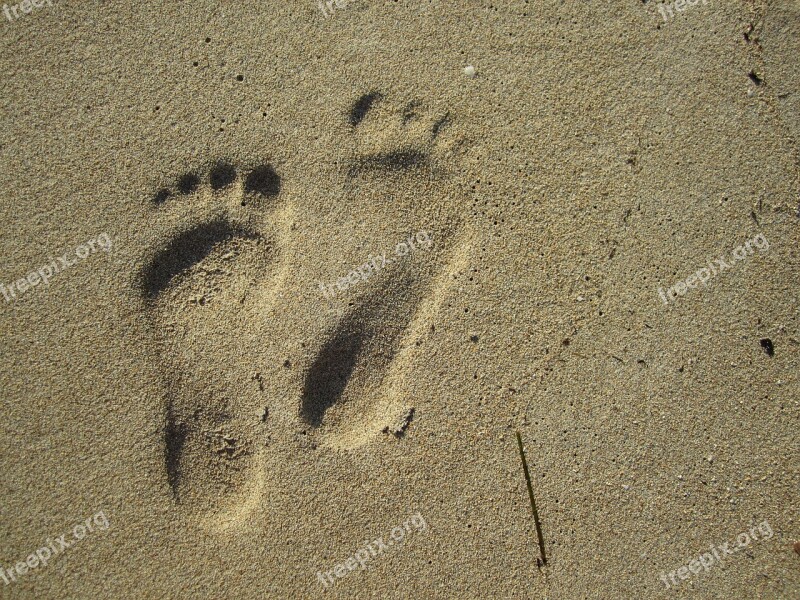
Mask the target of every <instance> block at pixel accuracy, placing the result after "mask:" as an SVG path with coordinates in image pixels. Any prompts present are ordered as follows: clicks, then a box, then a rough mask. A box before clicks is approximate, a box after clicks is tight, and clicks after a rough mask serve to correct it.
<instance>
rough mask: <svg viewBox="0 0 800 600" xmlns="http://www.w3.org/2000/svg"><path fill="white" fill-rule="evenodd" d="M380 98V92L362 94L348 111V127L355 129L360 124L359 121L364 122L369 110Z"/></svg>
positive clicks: (381, 95)
mask: <svg viewBox="0 0 800 600" xmlns="http://www.w3.org/2000/svg"><path fill="white" fill-rule="evenodd" d="M382 97H383V94H381V93H380V92H370V93H368V94H364V95H363V96H361V97H360V98H359V99H358V100H356V101H355V104H353V107H352V108H351V109H350V125H352V126H353V127H355V126H356V125H358V124H359V123H361V121H363V120H364V117H366V116H367V113H368V112H369V109H370V108H372V105H373V104H375V102H376V101H377V100H380V99H381V98H382Z"/></svg>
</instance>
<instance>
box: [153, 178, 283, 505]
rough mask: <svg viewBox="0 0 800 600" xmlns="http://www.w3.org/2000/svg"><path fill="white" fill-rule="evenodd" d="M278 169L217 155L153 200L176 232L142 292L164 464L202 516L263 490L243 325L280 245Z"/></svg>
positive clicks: (156, 254)
mask: <svg viewBox="0 0 800 600" xmlns="http://www.w3.org/2000/svg"><path fill="white" fill-rule="evenodd" d="M279 195H280V177H279V176H278V175H277V173H275V171H274V169H273V168H272V167H271V166H270V165H266V164H265V165H261V166H258V167H256V168H254V169H252V170H250V171H249V172H248V174H247V175H246V176H244V177H240V176H239V174H238V173H237V170H236V169H235V168H234V167H233V166H232V165H230V164H228V163H224V162H219V163H217V164H216V165H214V166H213V167H212V168H211V169H210V170H209V171H208V172H207V173H206V174H204V175H202V176H201V175H200V174H196V173H188V174H185V175H183V176H181V177H179V178H178V179H177V181H176V183H175V185H174V186H173V188H172V189H164V190H161V191H160V192H158V193H157V194H156V195H155V197H154V198H153V202H154V204H155V205H156V206H157V210H158V211H159V213H160V214H159V217H160V218H162V219H166V220H168V221H171V224H170V225H169V227H170V229H171V230H172V231H173V233H172V234H171V235H170V236H169V239H168V240H167V242H166V243H165V244H163V245H162V246H161V247H159V248H157V249H153V250H152V251H151V252H150V254H149V256H148V260H147V261H146V266H145V268H144V269H143V270H142V272H141V277H140V281H139V283H140V290H141V294H142V297H143V301H144V302H143V306H144V307H145V310H146V311H147V313H148V315H149V317H150V318H151V321H152V323H153V326H154V329H155V331H156V337H157V338H158V345H157V350H158V352H159V355H158V359H159V363H160V366H161V368H162V371H163V376H164V383H165V385H166V390H167V406H166V423H165V433H164V467H165V470H166V479H167V481H168V483H169V486H170V488H171V491H172V495H173V498H174V500H175V502H176V503H177V504H179V505H181V506H182V507H184V508H185V509H186V510H188V511H191V512H194V513H201V514H208V513H212V514H218V515H219V514H221V513H230V511H231V510H233V511H234V513H235V512H238V511H241V510H244V508H245V506H246V505H247V503H248V499H249V498H253V497H254V492H257V491H258V489H257V488H259V487H260V476H259V469H258V465H259V464H260V463H261V461H260V460H259V457H260V452H261V450H260V447H259V446H260V445H257V444H256V440H257V439H259V437H261V436H259V427H263V423H261V420H260V419H257V418H254V415H255V414H257V411H258V408H259V406H261V407H262V408H263V398H259V394H260V391H259V389H258V386H254V385H253V382H252V380H251V375H252V373H251V372H249V369H248V367H249V365H240V364H238V363H237V361H235V360H234V357H235V356H237V355H240V352H232V351H231V350H233V349H234V348H235V349H237V350H241V349H242V345H246V344H247V343H248V339H247V335H246V334H245V333H244V332H246V331H248V328H247V327H245V322H246V321H247V320H248V318H247V315H248V314H250V313H251V312H252V311H253V310H257V306H256V305H257V304H258V301H259V298H258V294H259V291H258V290H259V286H256V284H257V283H259V282H261V281H262V280H263V279H264V278H265V277H269V276H270V275H272V274H274V272H275V270H276V261H277V260H278V259H279V254H278V252H277V250H276V243H275V234H276V233H277V230H276V228H275V227H273V223H272V220H271V218H270V214H271V213H272V212H274V211H271V210H270V209H272V208H274V206H276V205H277V198H278V196H279Z"/></svg>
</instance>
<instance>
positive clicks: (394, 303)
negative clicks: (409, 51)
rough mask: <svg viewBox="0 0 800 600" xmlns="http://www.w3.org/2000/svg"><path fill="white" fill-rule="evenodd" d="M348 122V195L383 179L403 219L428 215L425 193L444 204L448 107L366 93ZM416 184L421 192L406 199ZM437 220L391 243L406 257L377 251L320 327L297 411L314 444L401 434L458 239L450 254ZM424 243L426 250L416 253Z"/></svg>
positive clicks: (447, 231) (446, 231)
mask: <svg viewBox="0 0 800 600" xmlns="http://www.w3.org/2000/svg"><path fill="white" fill-rule="evenodd" d="M348 120H349V125H350V127H351V133H352V134H353V136H354V137H355V146H356V148H357V150H356V152H355V154H354V155H353V156H352V157H351V159H350V161H349V166H348V168H347V179H348V181H349V189H350V191H351V193H353V194H354V195H355V196H356V197H358V196H361V195H363V194H364V193H365V191H366V190H368V191H369V193H371V194H374V193H375V189H376V188H380V187H381V186H383V185H385V184H387V183H388V184H389V185H391V190H392V191H405V192H410V193H411V197H410V198H409V197H408V194H406V197H405V198H404V199H396V198H395V197H394V194H392V200H390V202H394V203H395V204H402V205H404V206H408V207H409V209H408V210H407V211H406V210H405V209H404V210H403V214H405V217H404V219H405V220H408V219H409V217H411V218H412V219H413V216H411V215H413V213H414V212H417V213H422V214H423V215H425V217H427V218H430V217H429V213H427V214H426V213H424V212H423V211H422V210H420V209H421V208H422V209H424V208H425V207H424V204H425V202H426V201H429V197H430V196H431V195H434V196H435V197H434V200H436V201H437V203H446V199H447V198H448V197H449V194H448V188H447V187H446V185H447V182H446V179H445V178H444V177H443V176H442V173H441V172H440V171H442V169H440V168H439V166H440V165H441V164H442V158H443V157H444V158H447V157H448V156H447V155H448V154H452V151H453V149H454V147H455V146H456V144H457V142H456V141H455V140H454V139H448V136H447V135H445V134H446V133H447V130H448V128H449V126H450V125H451V118H450V115H449V113H444V114H435V113H434V114H431V113H430V112H429V111H426V110H425V106H424V104H423V103H422V102H417V101H408V102H401V103H393V102H390V101H388V100H387V99H386V98H385V97H384V95H383V94H381V93H379V92H370V93H367V94H364V95H363V96H361V97H360V98H358V99H357V100H356V101H355V102H354V103H353V105H352V106H351V108H350V110H349V114H348ZM417 190H424V197H415V196H414V194H415V193H416V191H417ZM412 224H413V221H412ZM447 225H448V226H450V227H449V228H448V227H440V228H439V229H438V230H437V231H436V232H433V231H424V232H423V233H424V235H420V234H419V232H418V234H417V235H416V236H414V235H412V236H411V237H409V238H408V239H407V240H404V241H403V240H398V241H403V243H404V244H405V245H406V247H408V246H412V247H413V246H414V245H415V244H416V246H417V251H416V252H415V255H413V256H412V254H410V253H409V254H408V255H407V256H404V257H397V256H395V253H394V252H392V253H387V257H389V258H388V260H387V261H386V262H387V266H386V267H385V269H384V271H383V272H378V273H376V274H373V275H371V276H370V278H369V281H364V282H363V283H359V285H360V286H361V288H359V289H361V290H362V292H361V293H354V294H348V296H347V300H348V302H347V304H348V306H349V308H348V310H347V312H346V314H345V316H344V318H342V319H341V321H339V322H338V323H336V324H334V325H333V326H332V328H331V329H330V331H329V333H328V338H327V340H326V341H324V343H323V344H322V345H321V348H320V349H319V350H318V351H317V354H316V358H315V359H314V360H313V363H312V364H311V365H310V367H309V369H308V370H307V372H306V375H305V380H304V385H303V392H302V397H301V402H300V416H301V419H302V421H303V422H304V423H305V424H306V425H307V426H308V427H309V428H310V429H311V433H312V435H313V436H315V437H316V438H317V440H318V443H319V444H323V445H328V446H331V447H334V448H353V447H356V446H359V445H361V444H364V443H367V442H368V441H369V440H370V439H374V436H375V435H376V434H378V435H379V434H380V433H381V432H383V433H384V434H394V436H396V437H402V436H403V435H404V434H405V433H406V430H407V428H408V427H409V424H410V421H411V419H412V418H413V416H414V414H415V407H414V402H413V401H412V399H411V398H409V397H408V396H407V393H408V389H409V388H411V387H412V386H411V385H410V384H411V383H412V382H411V381H409V377H410V376H411V374H412V373H411V371H412V370H413V368H414V365H413V363H414V362H415V360H416V355H417V354H418V353H417V352H416V351H417V349H418V348H419V347H420V346H421V345H422V344H423V342H424V341H425V340H426V338H427V337H428V336H429V335H430V333H431V331H430V325H431V323H433V321H434V320H435V317H436V314H437V312H438V310H439V308H440V304H441V301H442V298H443V297H444V288H445V287H446V286H447V285H448V282H447V279H448V274H449V273H450V272H452V270H453V268H454V267H455V266H456V265H455V264H454V263H455V262H460V258H461V257H462V255H463V254H464V248H463V247H461V246H459V247H457V248H456V249H455V251H450V246H451V240H450V238H451V237H452V235H451V232H452V231H453V230H454V229H456V227H457V226H456V224H455V223H448V224H447ZM432 246H435V249H436V250H435V254H434V253H430V254H428V251H427V250H426V251H424V252H423V251H421V250H419V248H420V247H422V248H427V249H428V250H429V249H430V248H431V247H432ZM389 263H391V264H389ZM437 270H438V273H437ZM331 291H332V292H333V293H332V294H330V295H332V296H333V297H334V301H336V295H335V290H331Z"/></svg>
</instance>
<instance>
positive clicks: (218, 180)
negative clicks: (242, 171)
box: [209, 162, 236, 190]
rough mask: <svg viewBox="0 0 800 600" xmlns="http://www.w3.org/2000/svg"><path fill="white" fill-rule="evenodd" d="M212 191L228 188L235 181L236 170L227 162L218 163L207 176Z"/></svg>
mask: <svg viewBox="0 0 800 600" xmlns="http://www.w3.org/2000/svg"><path fill="white" fill-rule="evenodd" d="M209 179H210V182H211V189H212V190H221V189H223V188H226V187H228V186H229V185H230V184H232V183H233V182H234V180H235V179H236V169H234V168H233V165H231V164H230V163H227V162H218V163H217V164H216V165H214V167H213V168H212V169H211V173H210V174H209Z"/></svg>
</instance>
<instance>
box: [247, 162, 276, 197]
mask: <svg viewBox="0 0 800 600" xmlns="http://www.w3.org/2000/svg"><path fill="white" fill-rule="evenodd" d="M244 190H245V192H253V193H256V194H261V195H262V196H268V197H271V196H277V195H278V194H279V193H280V191H281V177H280V175H278V174H277V173H276V172H275V169H273V168H272V165H267V164H265V165H260V166H258V167H256V168H255V169H253V170H252V171H251V172H250V174H249V175H248V176H247V178H246V179H245V182H244Z"/></svg>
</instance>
